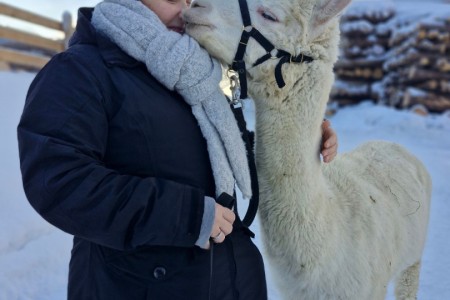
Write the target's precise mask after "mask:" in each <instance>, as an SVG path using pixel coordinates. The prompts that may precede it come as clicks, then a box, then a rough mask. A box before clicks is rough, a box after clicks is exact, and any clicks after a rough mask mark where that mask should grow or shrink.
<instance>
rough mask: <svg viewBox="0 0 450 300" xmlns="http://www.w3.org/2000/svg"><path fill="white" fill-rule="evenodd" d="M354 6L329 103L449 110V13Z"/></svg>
mask: <svg viewBox="0 0 450 300" xmlns="http://www.w3.org/2000/svg"><path fill="white" fill-rule="evenodd" d="M389 3H390V2H389V1H386V2H383V1H380V2H376V4H375V5H374V6H373V7H371V6H370V5H369V6H367V5H362V6H358V5H353V6H351V7H350V8H349V10H348V11H347V12H346V13H345V14H344V15H343V16H342V19H341V53H340V59H339V60H338V62H337V63H336V64H335V74H336V83H335V85H334V87H333V90H332V93H331V101H332V102H333V104H337V105H339V106H342V105H347V104H356V103H359V102H361V101H365V100H371V101H373V102H376V103H382V104H386V105H389V106H394V107H397V108H401V109H410V108H412V107H414V106H416V107H417V106H418V105H420V106H421V107H423V108H425V109H426V110H427V111H431V112H439V113H440V112H444V111H447V110H450V15H449V14H448V13H445V12H443V13H441V14H440V15H439V14H438V13H437V12H435V13H433V14H430V13H429V12H423V13H422V12H420V11H419V12H415V13H406V12H404V11H401V10H396V8H395V6H392V4H389Z"/></svg>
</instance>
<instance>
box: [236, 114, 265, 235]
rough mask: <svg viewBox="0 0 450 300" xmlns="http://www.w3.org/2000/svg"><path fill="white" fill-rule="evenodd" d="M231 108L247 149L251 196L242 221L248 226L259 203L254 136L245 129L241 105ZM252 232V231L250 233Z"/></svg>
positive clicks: (254, 215)
mask: <svg viewBox="0 0 450 300" xmlns="http://www.w3.org/2000/svg"><path fill="white" fill-rule="evenodd" d="M232 110H233V113H234V117H235V118H236V121H237V123H238V126H239V130H240V131H241V133H242V139H243V140H244V142H245V150H246V151H247V160H248V167H249V169H250V179H251V187H252V198H251V199H250V203H249V205H248V209H247V213H246V214H245V217H244V219H242V223H243V225H244V226H245V227H247V228H249V227H250V225H251V224H252V222H253V220H254V219H255V217H256V212H257V211H258V205H259V185H258V175H257V173H256V163H255V152H254V149H253V145H254V138H252V133H250V131H248V130H247V124H246V122H245V118H244V114H243V112H242V108H241V107H233V106H232ZM252 234H253V233H252Z"/></svg>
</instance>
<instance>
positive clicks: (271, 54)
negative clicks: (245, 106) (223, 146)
mask: <svg viewBox="0 0 450 300" xmlns="http://www.w3.org/2000/svg"><path fill="white" fill-rule="evenodd" d="M239 5H240V8H241V16H242V22H243V24H244V27H243V29H242V35H241V40H240V42H239V45H238V49H237V51H236V55H235V57H234V60H233V63H232V65H231V66H230V67H229V68H230V69H231V70H233V71H235V72H237V73H238V76H239V82H240V86H241V91H240V99H245V98H247V77H246V66H245V62H244V55H245V50H246V48H247V44H248V41H249V40H250V37H253V38H254V39H255V40H256V41H257V42H258V43H259V44H260V45H261V46H262V47H263V48H264V50H266V52H267V53H266V54H265V55H263V56H262V57H260V58H259V59H257V60H256V62H255V63H254V64H253V67H254V66H257V65H260V64H262V63H263V62H265V61H267V60H269V59H280V60H279V62H278V64H277V66H276V67H275V80H276V81H277V85H278V87H279V88H283V87H284V86H285V85H286V83H285V82H284V79H283V74H282V72H281V67H282V66H283V64H285V63H309V62H312V61H313V60H314V59H313V58H312V57H310V56H306V55H303V54H299V55H298V56H292V55H291V54H290V53H289V52H287V51H284V50H280V49H276V48H275V46H274V45H273V44H272V43H271V42H270V41H269V40H268V39H266V38H265V37H264V36H263V35H262V34H261V32H259V31H258V29H256V28H255V27H253V26H252V22H251V19H250V13H249V10H248V5H247V1H246V0H239Z"/></svg>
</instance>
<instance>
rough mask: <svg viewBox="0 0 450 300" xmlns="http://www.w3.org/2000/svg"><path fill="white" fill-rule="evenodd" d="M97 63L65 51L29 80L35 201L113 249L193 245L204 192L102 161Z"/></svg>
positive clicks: (21, 133)
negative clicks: (90, 63) (120, 170)
mask: <svg viewBox="0 0 450 300" xmlns="http://www.w3.org/2000/svg"><path fill="white" fill-rule="evenodd" d="M92 69H93V68H92V66H86V65H85V64H82V63H80V62H79V59H74V57H73V56H72V55H69V54H60V55H58V56H57V57H55V58H53V60H52V61H51V62H50V63H49V64H47V66H46V67H45V68H44V69H43V70H42V71H41V72H40V73H39V74H38V75H37V76H36V78H35V80H34V81H33V83H32V84H31V86H30V89H29V91H28V95H27V99H26V103H25V107H24V111H23V114H22V117H21V120H20V123H19V125H18V142H19V154H20V164H21V171H22V179H23V186H24V190H25V193H26V196H27V198H28V200H29V202H30V203H31V205H32V206H33V207H34V208H35V209H36V211H37V212H38V213H39V214H41V216H42V217H43V218H45V219H46V220H47V221H48V222H50V223H51V224H53V225H55V226H56V227H58V228H60V229H62V230H64V231H65V232H68V233H70V234H72V235H76V236H79V237H81V238H84V239H87V240H90V241H92V242H95V243H98V244H101V245H105V246H108V247H112V248H116V249H132V248H135V247H138V246H142V245H172V246H181V247H189V246H193V245H194V244H195V241H196V240H197V238H198V235H199V232H200V226H201V221H202V216H203V209H204V192H203V191H202V190H200V189H197V188H194V187H191V186H188V185H185V184H180V183H177V182H174V181H170V180H164V179H161V178H141V177H138V176H131V175H124V174H119V173H118V172H116V171H115V170H111V169H108V168H106V167H105V165H104V164H103V162H102V159H103V156H104V153H105V147H106V141H107V136H108V119H107V115H106V112H105V108H104V105H103V101H104V97H103V94H104V93H103V92H102V85H101V84H100V81H99V80H98V76H95V75H94V73H93V71H92Z"/></svg>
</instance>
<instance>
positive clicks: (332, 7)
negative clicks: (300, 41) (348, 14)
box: [310, 0, 351, 40]
mask: <svg viewBox="0 0 450 300" xmlns="http://www.w3.org/2000/svg"><path fill="white" fill-rule="evenodd" d="M350 2H351V0H318V1H317V3H316V5H315V7H314V10H313V14H312V18H311V24H310V26H311V27H310V30H311V35H310V40H314V39H316V38H317V37H318V36H319V35H320V34H321V33H322V32H323V31H324V30H325V28H326V26H327V24H328V23H329V22H330V21H331V20H333V19H335V18H337V17H339V16H340V14H341V13H342V12H343V10H344V9H345V8H346V7H347V6H348V5H349V4H350Z"/></svg>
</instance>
